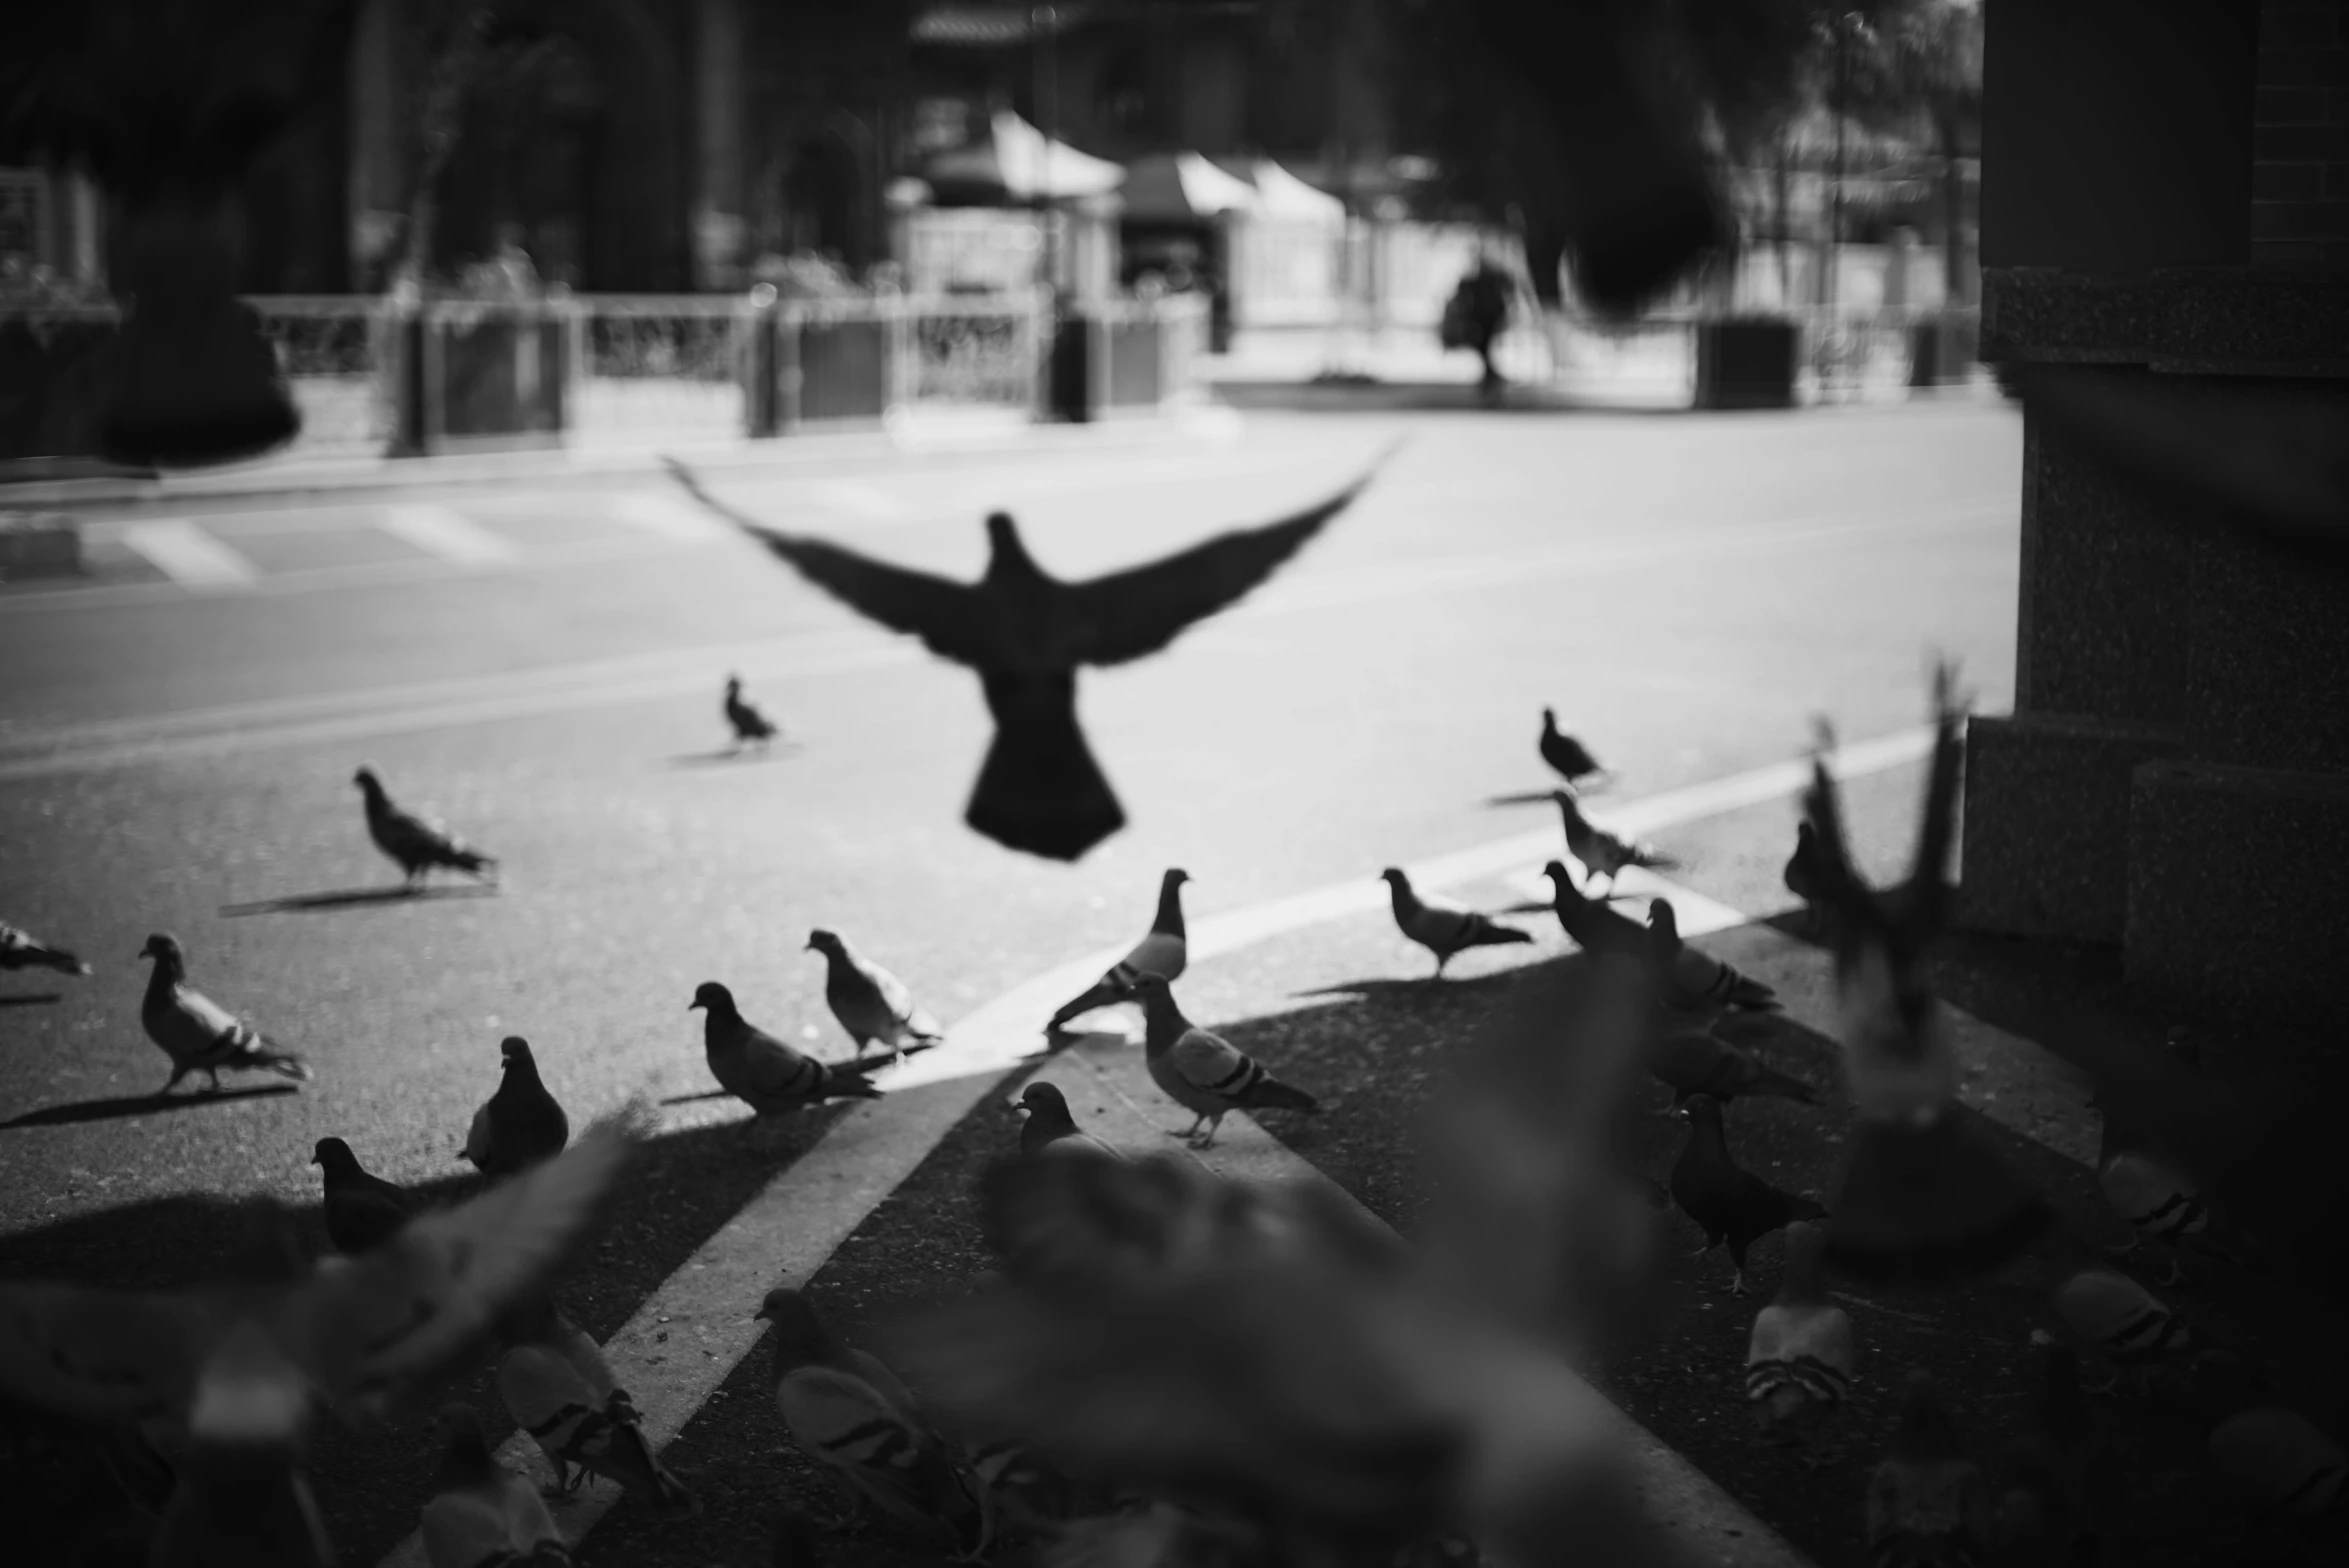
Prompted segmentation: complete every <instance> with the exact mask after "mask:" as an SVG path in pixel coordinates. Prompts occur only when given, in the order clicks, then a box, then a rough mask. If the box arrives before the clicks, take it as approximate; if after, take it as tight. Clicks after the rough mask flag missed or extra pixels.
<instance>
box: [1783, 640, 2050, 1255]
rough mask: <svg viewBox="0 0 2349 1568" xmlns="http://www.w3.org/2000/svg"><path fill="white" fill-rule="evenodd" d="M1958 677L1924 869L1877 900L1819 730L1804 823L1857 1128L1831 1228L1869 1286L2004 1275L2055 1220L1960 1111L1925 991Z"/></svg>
mask: <svg viewBox="0 0 2349 1568" xmlns="http://www.w3.org/2000/svg"><path fill="white" fill-rule="evenodd" d="M1954 683H1955V673H1954V672H1953V671H1952V669H1951V668H1950V666H1949V665H1948V664H1947V663H1941V664H1938V665H1937V666H1936V667H1935V670H1934V678H1933V712H1934V737H1933V757H1932V762H1931V765H1930V769H1929V772H1928V775H1927V780H1926V786H1925V810H1924V820H1923V822H1922V823H1921V825H1920V826H1919V828H1918V833H1917V853H1916V861H1915V865H1914V869H1913V870H1912V871H1911V872H1910V874H1909V879H1908V881H1907V883H1906V884H1904V885H1903V886H1901V887H1899V888H1897V889H1894V890H1892V891H1890V892H1888V893H1878V892H1876V891H1875V890H1873V889H1871V888H1870V887H1869V886H1868V885H1867V884H1866V883H1865V882H1863V881H1862V880H1861V879H1860V875H1859V872H1858V871H1857V870H1856V869H1854V867H1853V864H1852V858H1851V852H1850V849H1849V848H1848V847H1847V844H1846V841H1845V838H1844V831H1843V812H1842V807H1841V805H1840V804H1839V801H1838V798H1837V794H1836V788H1835V780H1834V779H1833V778H1832V777H1831V776H1830V775H1829V774H1828V772H1827V761H1826V754H1827V752H1828V751H1830V750H1832V749H1833V741H1834V737H1833V735H1832V734H1831V733H1830V732H1829V731H1828V729H1827V726H1826V723H1825V721H1823V720H1822V721H1821V722H1820V726H1819V729H1820V735H1819V745H1818V750H1817V752H1816V753H1815V754H1814V756H1813V758H1812V762H1811V785H1810V788H1809V791H1808V792H1807V794H1806V795H1805V796H1804V802H1803V807H1804V812H1805V815H1806V816H1807V818H1808V820H1809V821H1810V823H1811V824H1812V826H1813V828H1814V829H1815V830H1816V831H1817V834H1818V841H1819V850H1820V866H1819V869H1820V877H1821V882H1822V886H1821V889H1820V892H1821V901H1822V902H1823V903H1824V904H1825V905H1826V907H1827V909H1828V912H1829V914H1830V915H1831V917H1832V920H1833V927H1834V945H1835V983H1836V998H1837V1006H1838V1011H1839V1013H1840V1016H1841V1025H1840V1029H1839V1033H1840V1034H1841V1035H1842V1044H1843V1061H1844V1074H1845V1077H1846V1079H1847V1081H1848V1083H1849V1086H1850V1089H1851V1097H1852V1102H1853V1106H1854V1109H1855V1111H1856V1113H1857V1118H1856V1122H1855V1125H1854V1128H1853V1132H1852V1140H1851V1152H1850V1155H1849V1157H1848V1158H1847V1160H1846V1162H1845V1164H1844V1168H1843V1173H1842V1179H1841V1182H1840V1184H1839V1185H1838V1187H1837V1189H1836V1194H1835V1198H1834V1202H1833V1205H1832V1207H1833V1209H1834V1211H1835V1218H1834V1220H1833V1221H1832V1222H1831V1223H1830V1225H1829V1226H1828V1232H1827V1258H1828V1262H1829V1263H1830V1264H1831V1265H1832V1266H1834V1267H1836V1268H1839V1269H1844V1270H1848V1271H1849V1272H1851V1273H1853V1274H1856V1275H1859V1276H1860V1277H1862V1278H1863V1279H1873V1280H1911V1281H1916V1282H1920V1283H1923V1282H1930V1281H1938V1280H1949V1279H1956V1278H1963V1277H1968V1276H1971V1275H1974V1274H1977V1273H1981V1272H1984V1271H1987V1270H1990V1269H1993V1268H1996V1267H1998V1266H1999V1265H2000V1264H2002V1263H2004V1262H2005V1261H2006V1260H2007V1259H2008V1258H2011V1257H2013V1256H2014V1255H2015V1254H2016V1253H2017V1252H2018V1251H2020V1250H2021V1249H2022V1248H2023V1247H2025V1246H2027V1245H2028V1244H2029V1243H2030V1242H2031V1241H2032V1240H2033V1239H2034V1238H2035V1237H2036V1236H2038V1235H2039V1234H2040V1232H2041V1231H2042V1230H2044V1229H2045V1228H2046V1227H2047V1225H2048V1224H2049V1223H2050V1222H2051V1221H2052V1219H2053V1217H2054V1211H2053V1210H2052V1209H2050V1208H2049V1206H2048V1204H2047V1202H2046V1200H2044V1199H2043V1198H2041V1197H2040V1195H2039V1194H2038V1193H2037V1192H2035V1191H2033V1190H2032V1189H2031V1188H2030V1187H2029V1186H2027V1185H2026V1184H2025V1183H2024V1182H2023V1181H2022V1179H2021V1178H2020V1177H2018V1176H2016V1175H2015V1174H2014V1172H2013V1171H2011V1170H2010V1169H2008V1167H2007V1162H2006V1160H2005V1159H2004V1157H2003V1156H2001V1155H2000V1153H1999V1151H1998V1149H1997V1147H1996V1145H1994V1144H1993V1143H1992V1142H1991V1141H1990V1138H1989V1134H1988V1133H1987V1132H1986V1131H1985V1130H1984V1129H1983V1127H1982V1126H1981V1124H1980V1122H1979V1121H1978V1120H1976V1119H1974V1118H1972V1116H1971V1113H1969V1112H1967V1111H1965V1110H1963V1109H1962V1108H1961V1107H1960V1106H1959V1105H1958V1103H1957V1098H1958V1062H1957V1051H1956V1047H1955V1045H1954V1044H1953V1043H1952V1041H1951V1039H1950V1035H1949V1030H1948V1027H1947V1025H1946V1024H1945V1022H1944V1021H1943V1019H1942V1017H1941V1016H1940V1013H1939V1010H1938V1008H1937V1006H1936V1004H1935V1002H1934V999H1933V997H1932V995H1931V993H1929V992H1928V991H1927V990H1926V989H1925V976H1924V957H1925V951H1926V949H1927V948H1928V947H1929V946H1930V945H1931V944H1932V943H1933V941H1934V940H1935V939H1936V938H1938V937H1939V936H1940V935H1941V933H1942V931H1943V929H1944V927H1945V926H1946V925H1947V924H1948V918H1949V909H1950V904H1951V894H1952V889H1951V887H1950V883H1949V862H1950V856H1951V853H1952V848H1953V844H1954V841H1955V838H1956V821H1955V819H1956V815H1957V805H1958V780H1959V775H1960V772H1961V769H1962V766H1963V762H1964V753H1965V741H1964V739H1963V737H1962V734H1961V725H1962V724H1963V721H1964V712H1963V710H1962V707H1961V705H1960V703H1959V702H1958V700H1957V697H1956V695H1955V692H1954Z"/></svg>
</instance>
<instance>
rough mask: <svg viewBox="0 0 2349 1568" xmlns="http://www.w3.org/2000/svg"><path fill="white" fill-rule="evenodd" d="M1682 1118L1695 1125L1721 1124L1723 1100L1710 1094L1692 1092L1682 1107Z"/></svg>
mask: <svg viewBox="0 0 2349 1568" xmlns="http://www.w3.org/2000/svg"><path fill="white" fill-rule="evenodd" d="M1679 1114H1680V1119H1681V1120H1682V1121H1685V1122H1687V1123H1689V1124H1690V1125H1691V1126H1694V1127H1718V1126H1720V1125H1721V1102H1720V1101H1719V1100H1716V1099H1714V1098H1713V1097H1712V1096H1711V1095H1709V1094H1692V1095H1690V1096H1689V1097H1688V1103H1687V1104H1686V1105H1683V1106H1682V1107H1681V1108H1680V1113H1679Z"/></svg>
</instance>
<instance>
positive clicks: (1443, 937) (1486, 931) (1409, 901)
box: [1379, 866, 1533, 980]
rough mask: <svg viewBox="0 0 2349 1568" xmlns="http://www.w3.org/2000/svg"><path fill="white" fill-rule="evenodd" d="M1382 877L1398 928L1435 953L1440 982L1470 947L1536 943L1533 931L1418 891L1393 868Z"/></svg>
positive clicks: (1387, 870) (1383, 873)
mask: <svg viewBox="0 0 2349 1568" xmlns="http://www.w3.org/2000/svg"><path fill="white" fill-rule="evenodd" d="M1379 875H1380V876H1381V877H1382V878H1384V879H1385V881H1386V884H1387V891H1388V894H1389V901H1390V902H1391V903H1392V904H1393V905H1394V909H1395V929H1396V930H1398V931H1401V932H1402V933H1403V934H1404V935H1405V936H1407V937H1409V938H1410V939H1411V940H1412V941H1414V942H1417V943H1418V944H1419V945H1420V946H1421V947H1424V948H1426V949H1427V950H1428V951H1429V952H1431V953H1433V954H1435V961H1436V966H1435V974H1434V975H1433V976H1432V977H1431V978H1433V979H1437V980H1441V979H1442V978H1443V976H1444V965H1446V964H1448V963H1450V962H1451V961H1452V959H1453V956H1454V955H1455V954H1458V953H1462V952H1465V951H1466V950H1467V949H1469V948H1472V947H1502V946H1506V945H1508V944H1510V943H1516V942H1530V941H1532V940H1533V934H1532V933H1531V932H1529V931H1520V930H1519V929H1518V928H1517V927H1515V926H1511V925H1503V924H1502V923H1501V922H1500V921H1498V920H1495V919H1494V918H1493V917H1492V916H1490V915H1487V914H1481V913H1479V912H1478V911H1476V910H1473V909H1467V908H1463V907H1462V906H1460V905H1458V904H1455V903H1453V902H1452V901H1451V900H1450V899H1448V898H1434V897H1429V896H1423V895H1421V894H1419V893H1417V892H1415V891H1414V890H1413V889H1412V886H1411V879H1410V878H1409V877H1408V876H1405V875H1404V874H1403V873H1402V872H1401V871H1400V870H1398V869H1397V868H1395V867H1393V866H1389V867H1387V869H1386V870H1384V871H1381V872H1380V873H1379Z"/></svg>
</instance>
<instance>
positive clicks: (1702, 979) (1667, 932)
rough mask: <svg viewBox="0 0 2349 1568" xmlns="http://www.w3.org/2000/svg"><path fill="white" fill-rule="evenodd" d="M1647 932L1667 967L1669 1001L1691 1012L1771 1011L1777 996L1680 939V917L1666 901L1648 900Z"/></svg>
mask: <svg viewBox="0 0 2349 1568" xmlns="http://www.w3.org/2000/svg"><path fill="white" fill-rule="evenodd" d="M1648 929H1649V931H1651V932H1653V933H1654V940H1655V949H1656V952H1657V955H1658V957H1659V959H1660V960H1661V961H1663V962H1665V963H1668V964H1669V965H1670V966H1671V967H1670V968H1669V969H1668V970H1666V973H1667V974H1669V975H1670V976H1671V977H1672V980H1671V985H1672V1001H1673V1005H1675V1006H1677V1007H1683V1008H1687V1009H1689V1010H1691V1011H1701V1010H1705V1009H1720V1008H1741V1009H1744V1010H1747V1011H1750V1012H1774V1011H1776V1010H1777V1007H1778V993H1777V992H1776V991H1773V990H1771V989H1770V988H1769V987H1768V986H1766V985H1764V984H1762V982H1761V981H1759V980H1756V979H1755V978H1753V976H1751V975H1747V974H1741V973H1739V972H1738V971H1737V970H1736V969H1734V968H1732V967H1731V966H1730V965H1728V964H1725V963H1723V962H1722V961H1721V960H1720V959H1718V958H1715V957H1714V956H1713V955H1712V954H1710V953H1708V952H1706V951H1705V950H1704V949H1702V948H1698V947H1690V946H1689V945H1688V944H1687V943H1686V942H1683V941H1682V940H1680V917H1679V915H1678V914H1676V913H1675V912H1674V910H1673V908H1672V901H1671V900H1670V899H1668V898H1653V899H1650V900H1648Z"/></svg>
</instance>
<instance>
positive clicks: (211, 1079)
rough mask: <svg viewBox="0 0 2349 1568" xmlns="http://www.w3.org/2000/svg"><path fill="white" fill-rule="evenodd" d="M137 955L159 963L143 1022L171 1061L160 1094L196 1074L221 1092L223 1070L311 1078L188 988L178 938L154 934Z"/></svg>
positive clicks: (286, 1054) (287, 1054)
mask: <svg viewBox="0 0 2349 1568" xmlns="http://www.w3.org/2000/svg"><path fill="white" fill-rule="evenodd" d="M139 957H141V958H152V959H153V960H155V967H154V968H153V969H152V970H150V971H148V974H147V994H146V996H145V997H144V998H143V999H142V1000H141V1001H140V1003H139V1022H140V1023H141V1024H143V1025H145V1026H146V1030H147V1038H148V1039H150V1040H152V1041H154V1042H155V1043H156V1044H157V1045H159V1046H161V1047H162V1048H163V1054H164V1055H166V1056H168V1057H170V1058H171V1076H170V1077H169V1078H166V1079H165V1080H164V1081H163V1087H162V1088H161V1089H159V1090H157V1091H156V1093H158V1094H169V1093H170V1092H171V1091H172V1089H173V1088H174V1087H176V1086H177V1085H178V1083H179V1081H180V1080H181V1079H182V1078H185V1077H186V1076H187V1075H188V1074H190V1073H195V1072H200V1073H202V1074H203V1075H204V1077H205V1079H206V1080H207V1085H206V1086H207V1088H208V1089H210V1090H218V1089H219V1087H220V1070H221V1069H222V1068H224V1067H229V1068H237V1069H241V1070H245V1071H252V1072H271V1073H276V1074H277V1075H279V1076H280V1077H283V1078H292V1079H295V1080H297V1081H307V1080H308V1079H309V1078H310V1077H311V1076H312V1074H311V1072H310V1069H309V1067H308V1066H306V1065H305V1064H304V1063H303V1061H302V1059H301V1058H300V1057H298V1056H296V1055H294V1054H293V1053H292V1052H291V1051H288V1050H286V1049H284V1048H283V1047H281V1046H279V1045H278V1044H277V1042H276V1041H274V1040H271V1039H270V1038H269V1037H268V1036H266V1035H264V1034H262V1033H261V1032H260V1031H259V1030H257V1029H255V1028H254V1027H253V1026H252V1025H251V1024H248V1023H245V1022H242V1021H241V1020H239V1019H237V1018H235V1017H233V1016H231V1015H230V1013H229V1011H228V1010H227V1009H226V1008H224V1007H222V1006H221V1005H220V1004H219V1003H218V1002H215V1001H214V1000H212V998H210V997H208V996H206V995H205V994H204V993H203V992H201V991H199V990H197V989H196V988H195V987H194V986H192V985H190V984H188V960H187V955H186V954H185V953H184V952H182V951H181V949H180V945H179V939H178V938H177V937H174V936H172V935H170V934H169V933H167V932H163V931H158V932H156V933H154V934H153V935H152V936H150V937H148V938H147V945H146V946H144V947H142V948H140V949H139Z"/></svg>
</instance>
